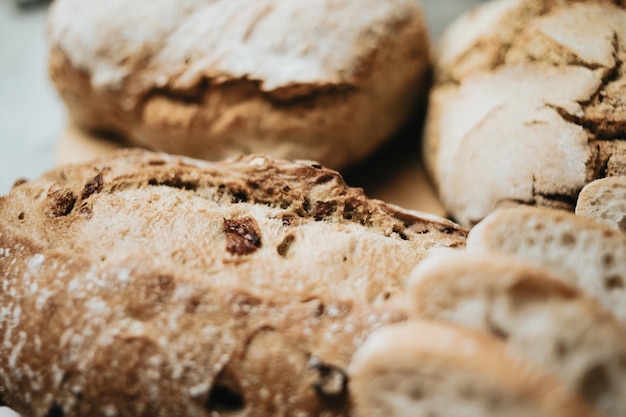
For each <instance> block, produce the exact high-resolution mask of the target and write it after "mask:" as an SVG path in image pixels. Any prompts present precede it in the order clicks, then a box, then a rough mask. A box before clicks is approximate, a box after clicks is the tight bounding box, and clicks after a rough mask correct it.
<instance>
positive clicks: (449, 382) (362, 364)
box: [349, 320, 595, 417]
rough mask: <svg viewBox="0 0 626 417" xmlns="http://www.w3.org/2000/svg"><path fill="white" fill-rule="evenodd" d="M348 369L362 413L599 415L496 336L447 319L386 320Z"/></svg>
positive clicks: (373, 416) (376, 416) (379, 416)
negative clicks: (448, 322) (447, 321)
mask: <svg viewBox="0 0 626 417" xmlns="http://www.w3.org/2000/svg"><path fill="white" fill-rule="evenodd" d="M349 369H350V377H351V379H350V384H351V385H352V387H353V392H354V395H355V404H356V410H357V415H359V416H363V417H383V416H401V417H409V416H412V417H427V416H475V417H483V416H484V417H496V416H504V415H506V416H515V417H525V416H529V417H530V416H546V417H547V416H552V417H555V416H570V417H571V416H581V417H582V416H592V415H595V414H594V413H593V412H591V411H590V410H589V409H588V407H586V406H585V404H584V403H581V402H580V401H579V400H578V399H577V397H576V396H573V395H571V394H570V393H568V392H567V390H566V389H564V387H563V386H562V385H560V384H559V383H558V382H557V381H556V380H554V379H552V378H551V377H550V376H549V375H546V374H543V373H542V372H541V371H538V369H536V368H534V367H532V366H531V365H529V364H528V363H526V362H525V361H523V360H520V359H519V358H518V357H516V356H514V355H511V354H510V353H508V352H507V351H506V349H505V348H504V346H503V345H502V343H500V341H498V340H497V339H495V338H491V337H489V336H487V335H484V334H482V333H479V332H474V331H471V330H467V329H463V328H460V327H456V326H451V325H447V324H441V323H436V322H429V321H424V320H409V321H407V322H404V323H399V324H393V325H389V326H385V327H384V328H381V329H379V330H377V331H376V332H374V333H373V334H372V335H370V337H369V338H368V339H367V341H366V342H365V344H364V345H363V346H362V347H361V348H360V349H359V350H358V351H357V353H356V354H355V356H354V358H353V361H352V363H351V364H350V368H349Z"/></svg>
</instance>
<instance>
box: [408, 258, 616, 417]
mask: <svg viewBox="0 0 626 417" xmlns="http://www.w3.org/2000/svg"><path fill="white" fill-rule="evenodd" d="M409 295H410V300H411V302H412V305H411V306H410V307H409V312H410V313H412V315H413V316H414V317H417V318H421V319H430V320H441V321H444V322H449V323H454V324H458V325H462V326H465V327H468V328H472V329H475V330H481V331H483V332H486V333H489V334H491V335H493V336H495V337H497V338H499V339H501V340H502V341H503V342H504V343H505V344H506V345H507V347H508V348H509V349H510V350H511V351H512V352H513V353H514V354H517V355H519V356H520V357H523V358H525V359H527V360H529V361H531V362H532V363H533V364H534V365H535V366H537V367H538V368H540V369H545V370H547V371H549V372H551V373H552V374H553V375H555V376H556V377H558V378H559V379H560V380H561V381H562V382H563V383H564V384H565V385H566V386H567V387H568V388H569V389H571V390H572V392H576V393H577V394H578V395H579V396H580V397H581V398H582V399H583V400H585V401H587V402H588V403H589V404H590V405H591V406H593V407H594V408H595V409H597V410H598V411H599V412H600V413H601V414H602V415H604V416H607V417H609V416H615V417H618V416H619V417H621V416H624V415H625V414H624V413H625V412H626V362H625V361H624V358H626V329H623V328H622V327H621V326H620V323H619V322H618V321H617V320H616V319H615V318H614V317H613V316H612V315H611V314H610V313H608V312H607V311H606V310H604V309H603V308H601V307H600V306H599V305H598V304H596V303H595V302H593V301H592V300H591V299H589V298H588V297H587V296H586V295H584V294H583V293H582V292H580V291H578V290H577V289H575V288H574V287H571V286H569V285H567V284H565V283H563V282H562V281H560V279H559V278H557V277H555V276H552V275H550V274H549V273H547V272H546V271H544V270H542V269H536V268H534V267H530V266H529V265H527V264H525V263H522V262H520V261H518V260H517V259H515V258H513V257H508V256H506V255H497V254H493V253H484V254H476V253H469V252H466V251H454V252H451V253H446V254H445V255H439V256H432V255H431V256H429V257H428V258H427V259H425V260H424V261H422V262H420V264H419V265H418V266H417V267H416V268H415V270H414V271H413V272H412V274H411V279H410V281H409Z"/></svg>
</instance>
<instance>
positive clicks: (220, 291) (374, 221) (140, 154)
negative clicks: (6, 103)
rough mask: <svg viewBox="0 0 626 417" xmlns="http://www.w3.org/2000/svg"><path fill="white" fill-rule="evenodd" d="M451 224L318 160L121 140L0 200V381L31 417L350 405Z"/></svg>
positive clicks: (460, 235) (455, 238)
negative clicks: (155, 147)
mask: <svg viewBox="0 0 626 417" xmlns="http://www.w3.org/2000/svg"><path fill="white" fill-rule="evenodd" d="M466 233H467V231H466V230H465V229H463V228H462V227H460V226H457V225H455V224H454V223H452V222H449V221H446V220H443V219H439V218H436V217H433V216H428V215H421V214H419V213H415V212H408V211H404V210H401V209H399V208H397V207H393V206H389V205H386V204H384V203H382V202H380V201H376V200H369V199H367V198H366V197H365V196H364V194H363V192H362V191H361V190H360V189H352V188H349V187H347V186H346V184H345V183H344V182H343V180H342V178H341V177H340V176H339V175H338V174H337V173H336V172H334V171H330V170H327V169H324V168H322V167H321V166H319V165H317V164H315V163H312V162H311V163H305V162H293V163H292V162H284V161H277V160H273V159H269V158H267V157H263V156H255V155H251V156H247V157H240V158H238V159H231V160H226V161H223V162H219V163H207V162H200V161H196V160H191V159H187V158H182V157H173V156H168V155H164V154H155V153H150V152H145V151H136V150H129V151H120V152H117V153H114V154H112V155H111V156H108V157H104V158H102V159H99V160H96V161H93V162H91V163H86V164H80V165H72V166H64V167H61V168H58V169H56V170H54V171H51V172H50V173H48V174H46V175H44V176H43V177H41V178H39V179H37V180H34V181H31V182H23V181H20V182H18V183H17V184H16V185H15V187H14V188H13V189H12V190H11V192H10V193H9V194H8V195H7V196H4V197H0V277H1V280H2V286H1V290H0V305H1V306H2V314H0V338H2V340H3V341H4V342H3V344H2V345H0V392H1V393H2V396H3V401H4V403H5V404H6V405H8V406H10V407H12V408H14V409H15V410H16V411H18V412H20V413H22V414H23V415H25V416H29V417H43V416H46V415H49V416H59V415H64V416H67V417H72V416H89V417H92V416H140V415H143V416H174V415H185V416H206V415H229V416H231V415H232V416H235V415H242V416H243V415H246V416H248V415H249V416H252V415H259V416H269V415H294V416H297V415H309V416H318V415H319V416H321V415H324V416H331V415H332V416H347V415H350V413H351V393H350V392H349V391H348V389H347V376H346V370H345V368H346V365H347V364H348V363H349V361H350V359H351V356H352V353H353V352H354V350H355V349H356V348H357V347H358V346H359V345H360V344H361V343H362V341H363V340H364V339H365V337H366V336H367V335H368V334H369V333H370V332H371V331H372V330H373V329H375V328H376V327H378V326H380V325H382V324H385V323H390V322H395V321H398V320H402V319H404V317H405V315H406V311H405V307H404V303H403V300H404V286H405V282H406V280H407V278H408V275H409V273H410V271H411V269H412V268H413V267H414V265H415V264H416V263H418V262H420V260H421V259H422V258H423V257H424V256H425V255H426V254H427V253H428V252H429V251H430V250H431V249H432V248H436V247H440V246H452V247H455V246H463V245H464V243H465V236H466Z"/></svg>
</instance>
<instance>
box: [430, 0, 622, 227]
mask: <svg viewBox="0 0 626 417" xmlns="http://www.w3.org/2000/svg"><path fill="white" fill-rule="evenodd" d="M625 26H626V9H624V3H623V2H619V1H604V0H585V1H582V0H549V1H545V0H495V1H491V2H488V3H485V4H484V5H482V6H480V7H479V8H478V9H477V10H475V11H472V12H470V13H468V14H467V15H465V16H464V17H462V18H460V19H459V20H458V21H456V22H455V23H453V24H452V25H451V27H450V28H449V29H448V30H447V31H446V33H445V34H444V35H443V39H442V41H441V43H440V46H439V48H438V51H437V55H438V58H437V63H436V70H435V77H436V82H435V86H434V87H433V89H432V92H431V96H430V103H429V109H428V117H427V119H428V120H427V128H426V135H425V138H424V154H425V158H426V165H427V167H428V169H429V171H430V173H431V175H432V177H433V179H434V181H435V183H436V184H437V187H438V190H439V194H440V197H441V199H442V202H443V203H444V206H445V207H446V209H447V210H448V212H449V213H450V214H451V216H452V217H454V218H455V219H457V220H458V221H459V222H460V223H462V224H465V225H474V224H476V223H477V222H478V221H480V220H481V219H482V218H484V217H485V216H486V215H487V214H488V213H489V212H491V211H492V210H493V209H494V208H495V207H497V206H498V205H499V204H500V203H502V202H507V201H513V202H522V203H525V204H530V205H538V206H547V207H553V208H563V209H567V210H570V211H573V210H574V207H575V205H576V198H577V195H578V193H579V192H580V190H581V189H582V188H583V186H585V185H586V184H587V183H589V182H591V181H593V180H594V179H597V178H603V177H607V176H616V175H624V174H626V134H624V132H625V131H626V100H625V99H624V94H623V91H624V89H625V88H626V72H625V69H624V66H623V64H622V63H623V62H624V59H625V58H626V33H625V32H624V30H623V28H624V27H625Z"/></svg>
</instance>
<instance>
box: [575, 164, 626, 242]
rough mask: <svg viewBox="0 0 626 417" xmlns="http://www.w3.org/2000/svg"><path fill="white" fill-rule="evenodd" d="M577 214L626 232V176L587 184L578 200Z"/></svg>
mask: <svg viewBox="0 0 626 417" xmlns="http://www.w3.org/2000/svg"><path fill="white" fill-rule="evenodd" d="M576 214H578V215H579V216H583V217H587V218H590V219H593V220H595V221H598V222H601V223H604V224H606V225H608V226H610V227H612V228H614V229H617V230H619V231H621V232H622V233H626V176H618V177H609V178H602V179H599V180H595V181H592V182H590V183H589V184H587V185H585V187H584V188H583V189H582V191H581V192H580V194H579V195H578V201H576Z"/></svg>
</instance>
